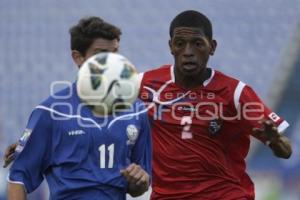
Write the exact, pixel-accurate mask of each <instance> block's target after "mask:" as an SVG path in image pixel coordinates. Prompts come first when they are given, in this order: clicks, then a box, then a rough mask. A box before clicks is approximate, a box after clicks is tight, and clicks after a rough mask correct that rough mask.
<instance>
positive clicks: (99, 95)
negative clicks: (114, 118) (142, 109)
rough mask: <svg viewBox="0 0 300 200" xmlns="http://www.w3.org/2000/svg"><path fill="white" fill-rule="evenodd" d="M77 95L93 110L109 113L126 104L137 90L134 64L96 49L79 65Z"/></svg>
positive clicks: (124, 107)
mask: <svg viewBox="0 0 300 200" xmlns="http://www.w3.org/2000/svg"><path fill="white" fill-rule="evenodd" d="M76 87H77V93H78V96H79V98H80V99H81V100H82V101H83V102H85V103H86V104H87V105H89V106H91V108H93V110H94V111H95V112H96V113H100V114H109V113H112V112H115V111H118V110H120V109H126V108H129V107H130V106H131V105H132V103H133V102H134V101H135V100H136V98H137V95H138V90H139V81H138V73H137V71H136V69H135V67H134V65H133V64H132V63H131V62H130V61H129V60H128V59H127V58H125V57H124V56H122V55H120V54H117V53H99V54H96V55H94V56H92V57H90V58H89V59H88V60H86V61H85V62H84V63H83V65H82V66H81V68H80V70H79V72H78V77H77V85H76Z"/></svg>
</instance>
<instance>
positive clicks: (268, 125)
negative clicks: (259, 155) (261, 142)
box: [253, 120, 292, 159]
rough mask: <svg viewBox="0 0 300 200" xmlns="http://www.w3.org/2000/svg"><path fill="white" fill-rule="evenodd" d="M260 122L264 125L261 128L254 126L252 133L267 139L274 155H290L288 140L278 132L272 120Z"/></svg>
mask: <svg viewBox="0 0 300 200" xmlns="http://www.w3.org/2000/svg"><path fill="white" fill-rule="evenodd" d="M261 123H262V124H263V126H264V127H263V128H261V129H260V128H254V129H253V132H254V134H257V135H260V136H261V137H265V138H266V139H267V140H268V141H269V143H270V144H269V147H270V148H271V149H272V151H273V153H274V155H275V156H277V157H279V158H285V159H288V158H289V157H290V156H291V155H292V146H291V143H290V140H289V139H288V138H287V137H285V136H284V135H282V134H280V133H279V132H278V130H277V128H276V126H275V125H274V123H273V122H272V121H270V120H266V121H263V122H261Z"/></svg>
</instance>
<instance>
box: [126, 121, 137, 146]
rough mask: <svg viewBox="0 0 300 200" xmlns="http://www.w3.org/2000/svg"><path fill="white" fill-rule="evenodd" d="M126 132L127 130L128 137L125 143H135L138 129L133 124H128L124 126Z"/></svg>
mask: <svg viewBox="0 0 300 200" xmlns="http://www.w3.org/2000/svg"><path fill="white" fill-rule="evenodd" d="M126 132H127V137H128V140H127V145H130V144H135V142H136V140H137V138H138V136H139V131H138V129H137V127H136V126H135V125H133V124H130V125H128V126H127V128H126Z"/></svg>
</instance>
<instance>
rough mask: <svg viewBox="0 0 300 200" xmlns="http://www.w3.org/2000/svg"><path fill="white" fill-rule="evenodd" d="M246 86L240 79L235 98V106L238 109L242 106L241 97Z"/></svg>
mask: <svg viewBox="0 0 300 200" xmlns="http://www.w3.org/2000/svg"><path fill="white" fill-rule="evenodd" d="M245 86H246V84H245V83H243V82H242V81H240V82H239V83H238V85H237V86H236V88H235V90H234V96H233V100H234V106H235V109H236V110H238V108H239V106H240V97H241V94H242V91H243V89H244V87H245Z"/></svg>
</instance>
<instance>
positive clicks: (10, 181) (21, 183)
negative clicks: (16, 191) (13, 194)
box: [6, 173, 28, 193]
mask: <svg viewBox="0 0 300 200" xmlns="http://www.w3.org/2000/svg"><path fill="white" fill-rule="evenodd" d="M9 175H10V173H8V174H7V177H6V181H7V182H8V183H13V184H18V185H23V188H24V190H25V192H26V193H28V192H27V189H26V187H25V184H24V183H23V182H21V181H12V180H10V178H9Z"/></svg>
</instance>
